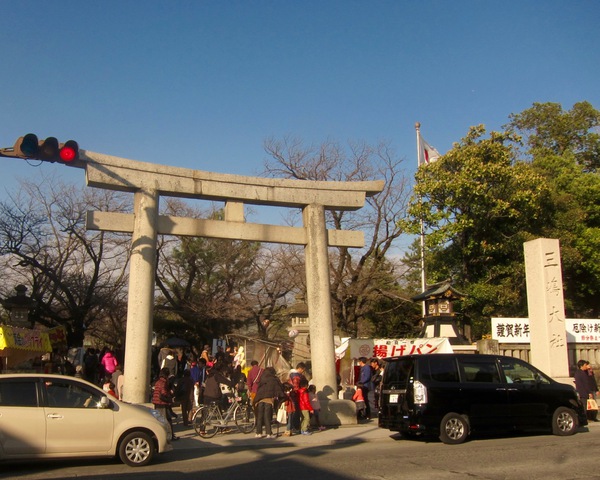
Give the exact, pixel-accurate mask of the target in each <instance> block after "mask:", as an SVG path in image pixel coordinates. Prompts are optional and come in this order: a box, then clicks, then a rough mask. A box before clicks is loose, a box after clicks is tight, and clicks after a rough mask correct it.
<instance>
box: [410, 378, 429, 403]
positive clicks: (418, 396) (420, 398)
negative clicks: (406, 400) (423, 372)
mask: <svg viewBox="0 0 600 480" xmlns="http://www.w3.org/2000/svg"><path fill="white" fill-rule="evenodd" d="M413 399H414V401H415V403H419V404H423V403H427V387H425V385H423V384H422V383H421V382H419V381H418V380H415V382H414V383H413Z"/></svg>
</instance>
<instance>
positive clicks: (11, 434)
mask: <svg viewBox="0 0 600 480" xmlns="http://www.w3.org/2000/svg"><path fill="white" fill-rule="evenodd" d="M172 449H173V446H172V445H171V431H170V427H169V424H168V423H167V420H166V419H165V418H164V417H163V416H162V415H161V414H160V413H159V412H158V411H156V410H153V409H150V408H148V407H146V406H143V405H133V404H128V403H124V402H120V401H119V400H117V399H115V398H112V397H110V398H109V397H107V396H106V393H105V392H104V391H103V390H102V389H100V388H98V387H96V386H95V385H93V384H91V383H89V382H86V381H85V380H81V379H78V378H73V377H67V376H63V375H45V374H4V375H0V460H8V459H27V458H59V457H95V456H118V457H119V458H120V459H121V461H122V462H123V463H125V464H127V465H130V466H132V467H135V466H138V467H139V466H144V465H147V464H148V463H150V462H151V461H152V459H153V458H154V457H155V455H156V453H163V452H167V451H170V450H172Z"/></svg>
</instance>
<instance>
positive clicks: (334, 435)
mask: <svg viewBox="0 0 600 480" xmlns="http://www.w3.org/2000/svg"><path fill="white" fill-rule="evenodd" d="M175 411H176V412H177V413H178V414H179V413H180V412H179V411H178V410H177V409H175ZM178 420H179V422H178V423H176V424H175V426H174V427H175V428H174V430H175V434H176V435H177V436H178V437H179V440H177V441H175V442H173V446H174V448H175V449H176V450H180V449H181V450H187V449H193V448H239V447H250V448H252V447H253V446H260V447H261V448H264V447H265V446H273V447H291V446H304V447H306V446H316V445H334V444H339V443H348V444H350V443H363V442H373V441H380V440H385V439H389V438H390V437H392V438H398V435H399V434H398V433H397V432H391V431H390V430H386V429H383V428H379V427H378V426H377V419H372V420H369V421H366V422H362V423H360V424H357V425H342V426H338V427H329V428H327V429H326V430H324V431H320V432H319V431H313V433H312V435H300V434H297V435H292V436H291V437H286V436H284V435H283V432H284V430H285V426H282V427H281V428H280V429H279V432H277V430H276V429H275V428H274V429H273V432H274V433H278V436H277V438H275V439H267V438H255V437H254V435H255V432H254V431H253V432H252V433H248V434H244V433H240V432H239V431H237V430H236V428H235V426H232V429H231V431H230V432H229V433H224V434H221V433H218V434H217V435H215V436H214V437H212V438H207V439H205V438H202V437H200V436H199V435H197V434H196V431H195V430H194V429H193V428H191V427H184V426H183V424H182V423H181V416H179V417H178ZM588 428H593V429H597V428H600V423H597V422H589V424H588V426H587V427H582V430H585V429H588Z"/></svg>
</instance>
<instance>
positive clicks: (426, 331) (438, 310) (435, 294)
mask: <svg viewBox="0 0 600 480" xmlns="http://www.w3.org/2000/svg"><path fill="white" fill-rule="evenodd" d="M464 297H465V295H464V294H463V293H460V292H459V291H458V290H456V289H455V288H454V287H452V285H451V283H450V281H449V280H446V281H444V282H440V283H436V284H435V285H430V286H428V288H427V290H425V291H424V292H423V293H420V294H419V295H416V296H414V297H412V300H413V301H414V302H425V312H426V313H425V316H424V317H423V323H424V325H423V329H422V330H421V333H420V334H419V337H420V338H431V337H436V338H439V337H446V338H448V339H449V341H450V344H451V345H469V344H470V343H471V342H470V340H469V338H468V337H469V336H470V334H471V332H470V325H468V324H464V325H462V326H459V325H458V315H457V313H456V312H455V311H454V302H455V301H456V300H460V299H461V298H464ZM461 327H462V328H461Z"/></svg>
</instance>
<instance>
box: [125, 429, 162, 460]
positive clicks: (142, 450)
mask: <svg viewBox="0 0 600 480" xmlns="http://www.w3.org/2000/svg"><path fill="white" fill-rule="evenodd" d="M155 453H156V449H155V447H154V442H153V441H152V438H151V437H150V435H148V434H147V433H146V432H131V433H130V434H128V435H127V436H126V437H125V438H123V440H122V441H121V444H120V445H119V458H120V459H121V461H122V462H123V463H124V464H125V465H129V466H130V467H143V466H145V465H148V464H149V463H150V462H151V461H152V459H153V458H154V455H155Z"/></svg>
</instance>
